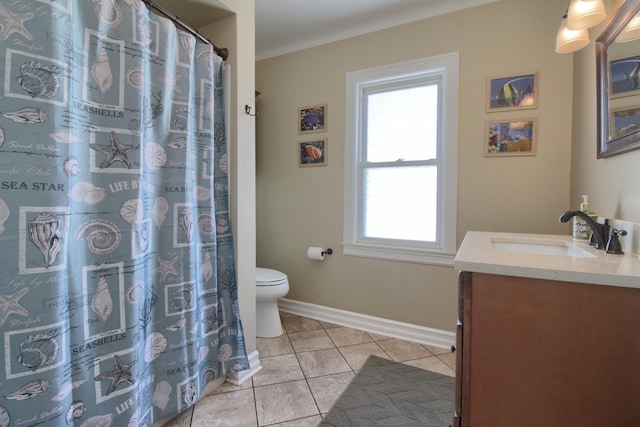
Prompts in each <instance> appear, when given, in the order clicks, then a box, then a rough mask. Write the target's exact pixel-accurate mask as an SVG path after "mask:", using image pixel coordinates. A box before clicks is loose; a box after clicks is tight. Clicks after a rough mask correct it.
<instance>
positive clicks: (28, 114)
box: [0, 107, 49, 125]
mask: <svg viewBox="0 0 640 427" xmlns="http://www.w3.org/2000/svg"><path fill="white" fill-rule="evenodd" d="M0 114H2V116H3V117H4V118H7V119H9V120H13V121H14V122H16V123H24V124H33V125H41V124H43V123H44V122H46V121H47V120H49V116H47V115H46V114H45V113H44V111H42V110H41V109H39V108H36V107H25V108H21V109H19V110H16V111H7V112H4V113H0Z"/></svg>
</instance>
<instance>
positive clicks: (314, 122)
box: [298, 104, 328, 135]
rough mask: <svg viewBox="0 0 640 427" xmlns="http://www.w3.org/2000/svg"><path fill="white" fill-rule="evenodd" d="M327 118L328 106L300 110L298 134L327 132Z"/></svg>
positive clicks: (313, 106)
mask: <svg viewBox="0 0 640 427" xmlns="http://www.w3.org/2000/svg"><path fill="white" fill-rule="evenodd" d="M327 118H328V117H327V104H318V105H312V106H309V107H301V108H299V109H298V134H300V135H303V134H307V133H315V132H326V130H327Z"/></svg>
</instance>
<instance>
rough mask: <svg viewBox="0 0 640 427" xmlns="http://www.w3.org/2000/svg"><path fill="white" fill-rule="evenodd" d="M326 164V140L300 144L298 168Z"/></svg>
mask: <svg viewBox="0 0 640 427" xmlns="http://www.w3.org/2000/svg"><path fill="white" fill-rule="evenodd" d="M326 164H327V139H326V138H323V139H316V140H313V141H302V142H298V166H300V167H303V166H325V165H326Z"/></svg>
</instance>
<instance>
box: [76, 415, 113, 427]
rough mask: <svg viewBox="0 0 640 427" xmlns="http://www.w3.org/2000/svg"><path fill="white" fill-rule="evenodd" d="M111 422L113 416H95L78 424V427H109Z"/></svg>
mask: <svg viewBox="0 0 640 427" xmlns="http://www.w3.org/2000/svg"><path fill="white" fill-rule="evenodd" d="M112 422H113V414H107V415H95V416H93V417H91V418H88V419H87V420H85V422H83V423H82V424H80V427H109V426H110V425H111V423H112Z"/></svg>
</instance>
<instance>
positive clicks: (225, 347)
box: [218, 344, 233, 362]
mask: <svg viewBox="0 0 640 427" xmlns="http://www.w3.org/2000/svg"><path fill="white" fill-rule="evenodd" d="M232 354H233V350H232V349H231V346H230V345H229V344H222V345H221V346H220V350H219V351H218V361H219V362H226V361H227V360H229V359H230V358H231V355H232Z"/></svg>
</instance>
